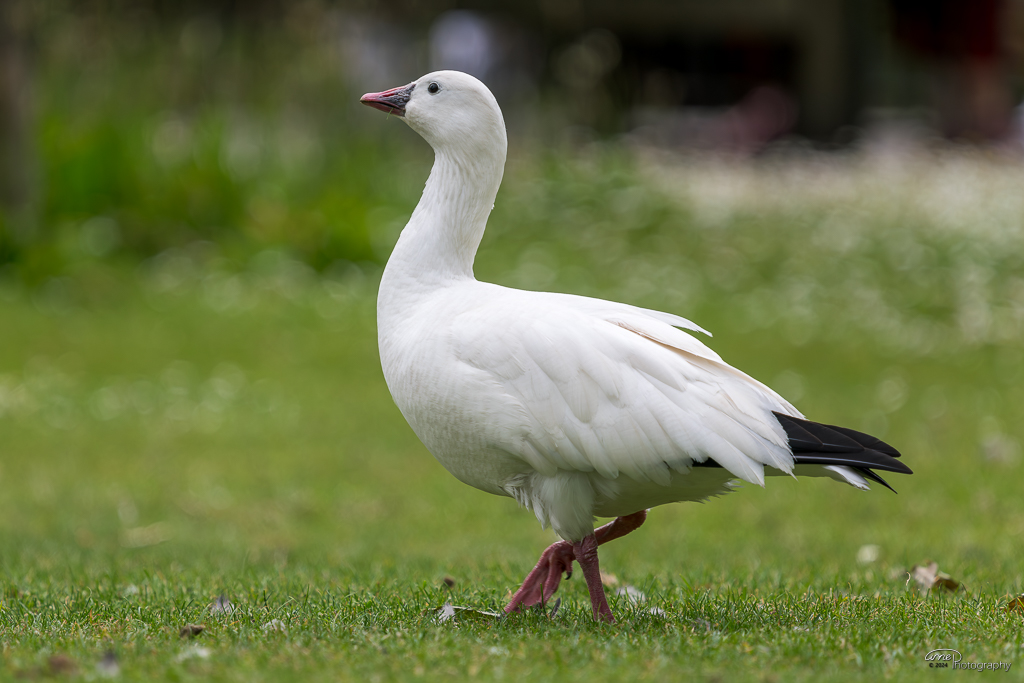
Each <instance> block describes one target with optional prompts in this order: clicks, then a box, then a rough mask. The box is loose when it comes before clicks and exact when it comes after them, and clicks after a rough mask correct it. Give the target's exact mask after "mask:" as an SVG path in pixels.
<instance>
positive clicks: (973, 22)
mask: <svg viewBox="0 0 1024 683" xmlns="http://www.w3.org/2000/svg"><path fill="white" fill-rule="evenodd" d="M1004 5H1005V2H1003V1H1002V0H889V6H890V9H891V13H892V18H893V34H894V36H895V37H896V41H897V43H898V44H899V45H900V46H901V47H903V48H905V49H906V50H908V51H909V52H910V53H912V54H913V55H914V57H916V58H917V59H919V60H922V61H923V62H924V63H925V64H926V65H927V66H928V67H929V71H930V73H929V78H930V81H931V83H930V87H931V90H932V97H931V100H932V104H933V106H934V109H935V112H936V115H937V118H938V121H937V123H938V126H939V129H940V131H941V132H942V133H943V134H944V135H946V136H947V137H953V138H966V139H970V140H999V139H1002V138H1005V137H1006V136H1007V135H1008V134H1009V133H1010V128H1011V121H1012V116H1011V112H1012V110H1013V104H1012V101H1011V92H1010V87H1009V86H1010V83H1009V80H1008V78H1007V76H1008V74H1007V65H1006V63H1005V62H1006V59H1005V54H1004V53H1005V49H1006V47H1005V43H1006V42H1007V39H1008V38H1009V36H1004V26H1005V24H1004V19H1005V18H1006V17H1005V15H1006V7H1005V6H1004ZM1018 38H1019V36H1018Z"/></svg>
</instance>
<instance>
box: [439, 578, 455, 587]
mask: <svg viewBox="0 0 1024 683" xmlns="http://www.w3.org/2000/svg"><path fill="white" fill-rule="evenodd" d="M441 581H443V582H444V585H445V586H447V587H448V588H451V587H452V586H454V585H455V579H453V578H452V577H450V576H446V577H444V578H443V579H441Z"/></svg>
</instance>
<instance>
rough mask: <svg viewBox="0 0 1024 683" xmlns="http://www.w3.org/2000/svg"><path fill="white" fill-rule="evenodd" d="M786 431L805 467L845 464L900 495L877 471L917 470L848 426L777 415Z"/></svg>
mask: <svg viewBox="0 0 1024 683" xmlns="http://www.w3.org/2000/svg"><path fill="white" fill-rule="evenodd" d="M774 415H775V418H776V419H777V420H778V421H779V424H780V425H782V428H783V429H784V430H786V436H787V437H789V447H790V448H791V449H792V450H793V458H794V459H795V460H796V462H797V463H798V464H801V465H844V466H847V467H852V468H853V469H855V470H857V471H858V472H860V473H861V474H863V475H864V476H866V477H867V478H868V479H871V480H872V481H876V482H878V483H879V484H881V485H883V486H885V487H886V488H887V489H889V490H890V491H892V492H893V493H896V490H895V489H893V487H891V486H889V484H888V483H887V482H886V481H885V480H884V479H882V478H881V477H880V476H879V475H877V474H875V472H874V470H884V471H887V472H899V473H900V474H913V473H914V472H913V470H911V469H910V468H909V467H907V466H906V465H905V464H904V463H902V462H900V461H899V460H897V458H899V457H900V452H899V451H898V450H896V449H895V448H893V447H892V446H890V445H889V444H887V443H885V442H884V441H882V440H881V439H878V438H876V437H874V436H871V435H870V434H865V433H863V432H858V431H857V430H855V429H849V428H847V427H834V426H832V425H826V424H821V423H818V422H811V421H810V420H803V419H800V418H798V417H793V416H792V415H784V414H782V413H774Z"/></svg>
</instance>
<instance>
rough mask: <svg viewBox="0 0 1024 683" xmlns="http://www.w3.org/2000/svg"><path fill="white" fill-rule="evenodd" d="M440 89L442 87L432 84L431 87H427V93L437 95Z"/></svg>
mask: <svg viewBox="0 0 1024 683" xmlns="http://www.w3.org/2000/svg"><path fill="white" fill-rule="evenodd" d="M440 89H441V86H439V85H438V84H437V83H431V84H430V85H428V86H427V92H428V93H430V94H431V95H433V94H435V93H437V91H438V90H440Z"/></svg>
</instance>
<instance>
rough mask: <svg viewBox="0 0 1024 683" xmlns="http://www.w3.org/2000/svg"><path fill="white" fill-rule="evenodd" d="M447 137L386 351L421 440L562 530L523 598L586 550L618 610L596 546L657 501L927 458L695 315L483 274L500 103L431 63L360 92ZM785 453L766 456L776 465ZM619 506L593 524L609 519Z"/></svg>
mask: <svg viewBox="0 0 1024 683" xmlns="http://www.w3.org/2000/svg"><path fill="white" fill-rule="evenodd" d="M360 101H361V102H363V103H364V104H367V105H369V106H371V107H375V108H377V109H381V110H383V111H386V112H389V113H392V114H395V115H397V116H400V117H403V118H404V120H405V121H406V122H407V123H408V124H409V125H410V126H412V128H413V129H414V130H415V131H416V132H418V133H419V134H420V135H421V136H423V138H425V139H426V141H427V142H428V143H430V145H431V147H433V148H434V152H435V161H434V167H433V169H432V170H431V172H430V177H429V178H428V180H427V184H426V187H425V188H424V190H423V196H422V198H421V199H420V202H419V204H418V205H417V206H416V210H415V211H413V214H412V217H411V218H410V219H409V223H408V225H406V227H405V229H404V230H403V231H402V234H401V237H400V238H399V240H398V243H397V245H396V246H395V249H394V252H393V253H392V255H391V258H390V259H389V260H388V264H387V267H386V268H385V269H384V275H383V278H382V279H381V283H380V292H379V294H378V297H377V324H378V342H379V345H380V358H381V366H382V367H383V370H384V377H385V379H386V380H387V383H388V388H389V389H390V390H391V395H392V396H393V397H394V399H395V403H397V404H398V407H399V409H400V410H401V411H402V414H403V415H404V416H405V418H406V420H408V421H409V424H410V425H411V426H412V428H413V430H414V431H415V432H416V435H417V436H418V437H419V438H420V439H421V440H422V441H423V443H424V444H425V445H426V447H427V448H428V449H429V450H430V452H431V453H433V455H434V457H436V458H437V459H438V461H440V463H441V464H442V465H444V467H445V468H446V469H447V470H448V471H449V472H451V473H452V474H453V475H455V476H456V477H457V478H458V479H460V480H461V481H463V482H465V483H466V484H469V485H470V486H475V487H476V488H478V489H481V490H483V491H488V492H490V493H494V494H496V495H499V496H511V497H513V498H515V499H516V500H517V501H519V502H520V503H521V504H522V505H524V506H527V507H529V508H530V509H531V510H533V512H534V514H536V515H537V519H538V520H540V522H541V524H542V525H551V527H552V528H553V529H554V530H555V532H556V533H557V534H558V535H559V536H561V537H562V538H563V539H565V540H564V541H560V542H557V543H555V544H553V545H552V546H550V547H549V548H548V549H547V550H545V551H544V553H543V554H542V555H541V558H540V561H539V562H538V563H537V566H536V567H535V568H534V569H533V571H531V572H530V574H529V575H528V576H527V577H526V580H525V581H524V582H523V585H522V587H521V588H520V589H519V590H518V591H517V592H516V594H515V595H514V596H513V598H512V601H511V602H510V603H509V604H508V606H507V607H506V608H505V611H506V612H512V611H515V610H518V609H520V608H521V607H524V606H529V605H534V604H537V603H543V602H544V601H545V600H546V599H547V598H549V597H550V596H551V595H552V594H553V593H554V592H555V591H556V590H557V588H558V585H559V582H560V581H561V577H562V573H563V572H565V573H566V575H567V577H568V576H570V575H571V573H572V562H573V561H574V560H575V561H577V562H579V563H580V567H581V568H582V570H583V574H584V576H585V578H586V582H587V586H588V588H589V590H590V598H591V603H592V608H593V612H594V618H595V619H603V620H606V621H614V619H613V617H612V613H611V610H610V609H609V607H608V602H607V600H606V598H605V595H604V588H603V587H602V585H601V578H600V572H599V569H598V560H597V546H598V545H599V544H601V543H605V542H607V541H610V540H612V539H614V538H618V537H620V536H623V535H625V534H627V533H629V532H630V531H633V530H634V529H636V528H637V527H639V526H640V525H641V524H642V523H643V522H644V519H645V518H646V516H647V509H648V508H650V507H653V506H655V505H662V504H665V503H671V502H676V501H690V500H692V501H699V500H705V499H707V498H709V497H712V496H717V495H721V494H723V493H726V492H728V491H729V490H730V489H731V488H732V482H733V481H734V480H735V479H742V480H743V481H748V482H752V483H755V484H758V485H761V486H763V485H764V478H765V475H771V474H787V475H792V474H794V473H799V474H806V475H811V476H828V477H831V478H833V479H837V480H839V481H842V482H845V483H848V484H852V485H853V486H856V487H857V488H861V489H867V488H868V484H867V480H868V479H871V480H874V481H876V482H880V483H882V484H883V485H886V486H888V485H887V484H885V482H884V481H882V479H881V478H880V477H878V475H876V474H875V473H874V472H873V471H872V470H871V469H870V468H874V469H879V470H889V471H892V472H903V473H907V474H910V473H911V470H910V469H909V468H908V467H907V466H906V465H904V464H903V463H901V462H900V461H898V460H896V458H898V457H899V453H898V452H897V451H896V450H895V449H894V448H892V447H891V446H889V445H887V444H885V443H882V442H881V441H879V440H878V439H875V438H874V437H871V436H868V435H866V434H861V433H860V432H855V431H853V430H849V429H843V428H838V427H829V426H825V425H819V424H817V423H813V422H808V421H805V420H803V419H801V418H802V415H801V414H800V412H799V411H797V409H796V408H794V407H793V406H792V405H790V404H789V403H788V402H787V401H786V400H785V399H783V398H782V397H781V396H779V395H778V394H776V393H775V392H774V391H772V390H771V389H769V388H768V387H766V386H765V385H763V384H761V383H760V382H758V381H756V380H754V379H752V378H751V377H749V376H747V375H745V374H744V373H742V372H740V371H739V370H736V369H735V368H733V367H731V366H730V365H728V364H726V363H725V361H723V360H722V359H721V358H720V357H719V356H718V354H716V353H715V352H714V351H712V350H711V349H709V348H708V347H707V346H705V345H704V344H703V343H701V342H700V341H699V340H697V339H696V338H695V337H693V336H691V335H690V334H688V333H686V332H683V331H682V330H683V329H686V330H693V331H698V332H703V330H701V328H700V327H698V326H696V325H694V324H693V323H691V322H690V321H688V320H685V319H683V318H680V317H678V316H675V315H672V314H670V313H660V312H657V311H651V310H646V309H643V308H637V307H635V306H629V305H625V304H619V303H613V302H610V301H601V300H599V299H590V298H586V297H581V296H572V295H568V294H553V293H543V292H529V291H520V290H516V289H508V288H505V287H499V286H497V285H493V284H488V283H485V282H478V281H477V280H476V279H475V278H474V277H473V259H474V257H475V255H476V251H477V247H478V246H479V244H480V239H481V237H482V236H483V233H484V227H485V225H486V223H487V216H488V214H489V213H490V211H491V209H492V207H493V206H494V198H495V195H496V194H497V192H498V186H499V185H500V183H501V176H502V172H503V169H504V165H505V152H506V146H507V141H506V136H505V123H504V120H503V119H502V116H501V110H500V109H499V108H498V103H497V102H496V101H495V99H494V96H493V95H492V94H491V92H490V91H489V90H488V89H487V88H486V87H485V86H484V85H483V84H482V83H481V82H480V81H478V80H477V79H475V78H473V77H472V76H469V75H467V74H464V73H460V72H457V71H438V72H435V73H431V74H427V75H426V76H423V77H422V78H420V79H419V80H417V81H415V82H413V83H410V84H409V85H406V86H404V87H400V88H394V89H392V90H387V91H384V92H380V93H368V94H366V95H363V97H362V98H361V100H360ZM766 468H767V469H766ZM595 516H601V517H615V518H616V519H615V520H614V521H612V522H610V523H608V524H606V525H604V526H602V527H600V528H599V529H596V530H595V529H594V517H595Z"/></svg>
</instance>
